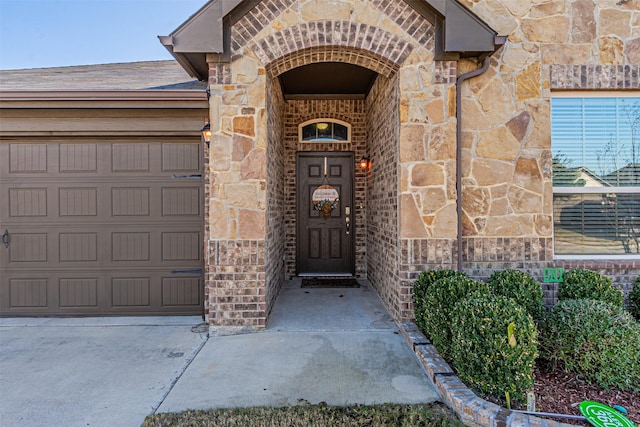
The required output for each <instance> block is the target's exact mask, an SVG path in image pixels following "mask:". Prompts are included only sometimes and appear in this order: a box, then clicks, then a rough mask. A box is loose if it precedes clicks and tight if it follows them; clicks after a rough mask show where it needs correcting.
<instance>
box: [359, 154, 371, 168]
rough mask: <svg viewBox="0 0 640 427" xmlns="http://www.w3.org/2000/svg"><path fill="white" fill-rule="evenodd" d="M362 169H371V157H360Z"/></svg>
mask: <svg viewBox="0 0 640 427" xmlns="http://www.w3.org/2000/svg"><path fill="white" fill-rule="evenodd" d="M359 163H360V169H369V167H370V166H371V158H369V157H365V156H362V158H361V159H360V162H359Z"/></svg>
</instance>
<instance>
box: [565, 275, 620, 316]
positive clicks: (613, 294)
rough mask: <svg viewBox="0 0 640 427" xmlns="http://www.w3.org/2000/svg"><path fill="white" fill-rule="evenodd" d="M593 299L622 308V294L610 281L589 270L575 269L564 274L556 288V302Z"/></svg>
mask: <svg viewBox="0 0 640 427" xmlns="http://www.w3.org/2000/svg"><path fill="white" fill-rule="evenodd" d="M567 299H595V300H599V301H605V302H608V303H611V304H614V305H617V306H619V307H622V302H623V300H624V292H623V291H622V289H620V288H614V287H613V285H612V284H611V279H610V278H608V277H606V276H603V275H602V274H600V273H597V272H595V271H591V270H585V269H581V268H576V269H574V270H569V271H568V272H566V273H565V274H564V278H563V281H562V283H560V285H559V287H558V300H567Z"/></svg>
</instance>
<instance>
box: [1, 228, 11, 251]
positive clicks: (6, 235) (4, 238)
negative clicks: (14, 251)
mask: <svg viewBox="0 0 640 427" xmlns="http://www.w3.org/2000/svg"><path fill="white" fill-rule="evenodd" d="M2 244H3V245H4V247H5V248H8V247H9V245H10V244H11V236H9V230H7V229H6V228H5V229H4V233H2Z"/></svg>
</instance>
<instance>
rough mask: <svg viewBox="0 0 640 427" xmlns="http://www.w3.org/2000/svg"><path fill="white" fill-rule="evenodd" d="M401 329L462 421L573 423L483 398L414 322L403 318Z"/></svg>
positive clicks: (559, 426) (545, 426) (532, 425)
mask: <svg viewBox="0 0 640 427" xmlns="http://www.w3.org/2000/svg"><path fill="white" fill-rule="evenodd" d="M400 330H401V332H402V335H404V337H405V339H406V340H407V342H408V343H409V346H410V347H411V349H412V350H413V351H414V352H415V353H416V356H417V357H418V360H420V363H421V364H422V367H423V368H424V370H425V372H426V374H427V376H428V377H429V379H431V381H432V382H433V384H434V385H435V386H436V389H437V390H438V393H439V394H440V397H441V398H442V401H443V402H444V403H445V404H446V405H447V406H448V407H449V408H451V409H452V410H453V411H455V413H456V414H457V415H458V416H459V417H460V419H461V420H462V422H463V423H465V424H467V425H471V426H482V427H572V426H571V425H570V424H565V423H560V422H557V421H553V420H548V419H546V418H540V417H536V416H533V415H527V414H522V413H519V412H514V411H511V410H508V409H505V408H502V407H500V406H498V405H496V404H494V403H491V402H487V401H486V400H484V399H481V398H480V397H478V396H477V395H476V394H475V393H474V392H473V391H471V390H470V389H469V388H468V387H467V386H466V385H465V384H464V383H463V382H462V381H460V379H459V378H458V377H457V376H456V374H455V373H454V372H453V369H451V367H450V366H449V364H448V363H447V362H445V360H444V359H443V358H442V357H440V355H439V354H438V352H437V351H436V349H435V347H434V346H433V345H432V344H431V342H430V341H429V340H428V339H427V337H425V336H424V334H423V333H422V332H421V331H420V329H418V327H417V326H416V324H415V323H413V322H403V323H401V324H400Z"/></svg>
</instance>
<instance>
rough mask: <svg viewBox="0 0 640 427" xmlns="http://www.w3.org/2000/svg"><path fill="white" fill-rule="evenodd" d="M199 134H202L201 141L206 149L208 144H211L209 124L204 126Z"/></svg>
mask: <svg viewBox="0 0 640 427" xmlns="http://www.w3.org/2000/svg"><path fill="white" fill-rule="evenodd" d="M200 132H202V140H203V141H204V142H205V144H207V147H208V146H209V142H211V126H210V125H209V123H207V124H206V125H204V127H203V128H202V130H201V131H200Z"/></svg>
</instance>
